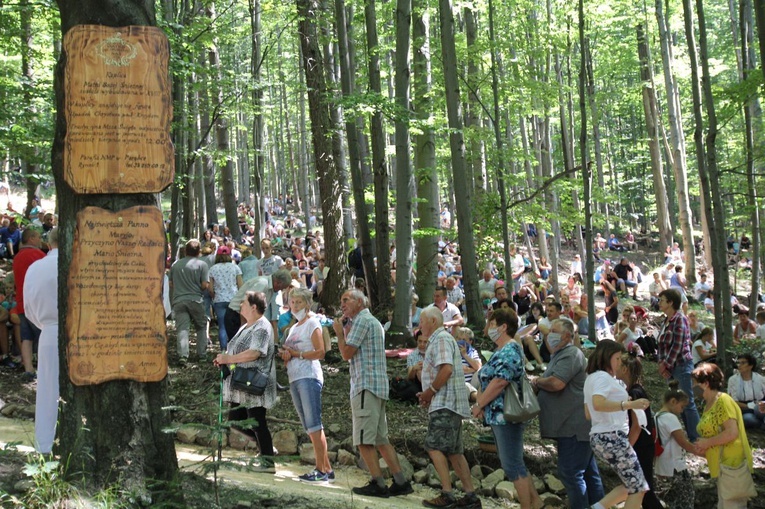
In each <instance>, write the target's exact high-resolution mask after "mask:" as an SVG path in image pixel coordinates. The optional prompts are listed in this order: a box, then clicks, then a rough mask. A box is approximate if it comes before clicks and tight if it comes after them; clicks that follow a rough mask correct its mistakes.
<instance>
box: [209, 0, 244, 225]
mask: <svg viewBox="0 0 765 509" xmlns="http://www.w3.org/2000/svg"><path fill="white" fill-rule="evenodd" d="M205 15H206V16H207V17H208V18H209V19H211V20H214V19H215V16H216V14H215V4H213V3H211V4H209V5H208V6H207V7H206V8H205ZM207 58H208V60H209V61H210V68H211V71H212V74H213V76H214V77H215V80H214V81H213V86H212V89H213V97H214V98H215V104H216V108H215V109H216V110H217V118H216V121H215V137H216V139H217V142H218V152H219V157H224V158H225V161H224V162H223V164H222V165H221V166H220V168H219V172H220V180H221V184H222V187H223V208H224V209H225V211H226V226H228V227H229V228H231V229H232V231H233V228H236V225H237V224H238V222H239V215H238V214H237V210H236V188H235V187H234V159H233V156H232V154H231V134H230V128H229V119H228V116H227V112H226V108H225V102H226V101H225V99H224V95H223V88H222V86H221V80H222V78H223V73H222V72H221V64H220V54H219V53H218V45H217V42H215V41H213V43H212V44H210V47H209V49H208V50H207Z"/></svg>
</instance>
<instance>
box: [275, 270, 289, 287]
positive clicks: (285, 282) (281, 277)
mask: <svg viewBox="0 0 765 509" xmlns="http://www.w3.org/2000/svg"><path fill="white" fill-rule="evenodd" d="M271 280H272V281H279V283H281V286H282V287H287V286H289V284H290V283H291V282H292V274H290V271H288V270H287V269H279V270H277V271H276V272H274V273H273V274H272V275H271Z"/></svg>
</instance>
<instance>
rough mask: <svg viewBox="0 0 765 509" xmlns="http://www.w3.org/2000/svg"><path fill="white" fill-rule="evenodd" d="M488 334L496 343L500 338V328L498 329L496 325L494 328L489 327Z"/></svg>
mask: <svg viewBox="0 0 765 509" xmlns="http://www.w3.org/2000/svg"><path fill="white" fill-rule="evenodd" d="M488 334H489V339H491V340H492V341H494V342H495V343H496V342H497V340H498V339H499V329H497V328H496V327H494V328H493V329H489V330H488Z"/></svg>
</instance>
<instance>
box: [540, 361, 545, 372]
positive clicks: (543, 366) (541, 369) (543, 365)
mask: <svg viewBox="0 0 765 509" xmlns="http://www.w3.org/2000/svg"><path fill="white" fill-rule="evenodd" d="M539 370H540V371H547V364H545V363H544V362H543V363H542V364H540V365H539Z"/></svg>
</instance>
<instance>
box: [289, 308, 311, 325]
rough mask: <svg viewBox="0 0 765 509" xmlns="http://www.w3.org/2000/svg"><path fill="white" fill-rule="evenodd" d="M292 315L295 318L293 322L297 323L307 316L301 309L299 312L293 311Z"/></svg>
mask: <svg viewBox="0 0 765 509" xmlns="http://www.w3.org/2000/svg"><path fill="white" fill-rule="evenodd" d="M292 314H293V315H294V316H295V320H297V321H298V322H299V321H300V320H302V319H303V318H305V315H307V314H308V312H307V311H306V310H305V309H301V310H300V311H295V312H294V313H292Z"/></svg>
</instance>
